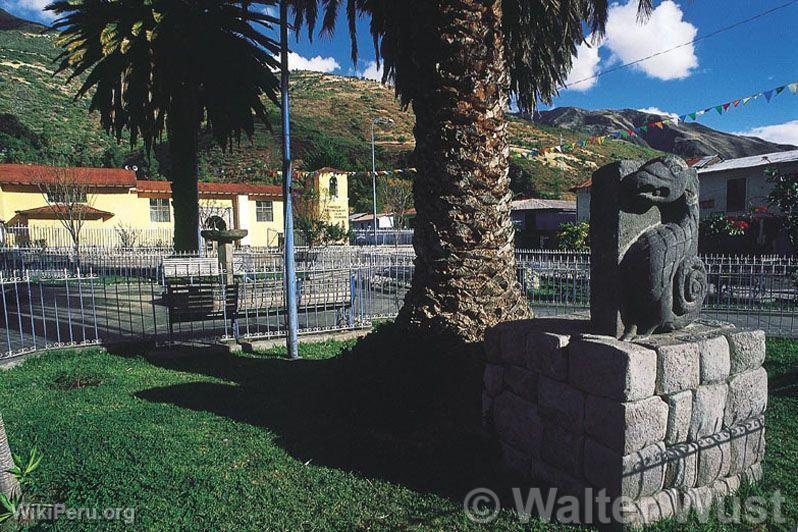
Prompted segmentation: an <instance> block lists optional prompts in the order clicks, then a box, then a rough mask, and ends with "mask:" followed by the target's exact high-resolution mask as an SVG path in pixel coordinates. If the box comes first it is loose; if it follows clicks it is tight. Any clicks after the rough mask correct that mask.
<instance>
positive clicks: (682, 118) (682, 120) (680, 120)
mask: <svg viewBox="0 0 798 532" xmlns="http://www.w3.org/2000/svg"><path fill="white" fill-rule="evenodd" d="M679 122H687V115H682V116H680V117H679Z"/></svg>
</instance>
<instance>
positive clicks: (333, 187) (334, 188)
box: [330, 176, 338, 198]
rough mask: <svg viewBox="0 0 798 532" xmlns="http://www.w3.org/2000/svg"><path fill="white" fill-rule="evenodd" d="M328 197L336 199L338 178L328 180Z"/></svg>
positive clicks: (333, 177)
mask: <svg viewBox="0 0 798 532" xmlns="http://www.w3.org/2000/svg"><path fill="white" fill-rule="evenodd" d="M330 197H331V198H337V197H338V178H337V177H335V176H332V177H331V178H330Z"/></svg>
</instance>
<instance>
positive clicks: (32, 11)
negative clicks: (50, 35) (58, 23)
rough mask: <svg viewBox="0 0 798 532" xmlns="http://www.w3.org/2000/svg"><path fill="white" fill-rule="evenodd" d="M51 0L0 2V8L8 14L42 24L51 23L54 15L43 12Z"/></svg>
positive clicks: (50, 12) (5, 0) (8, 0)
mask: <svg viewBox="0 0 798 532" xmlns="http://www.w3.org/2000/svg"><path fill="white" fill-rule="evenodd" d="M52 1H53V0H0V7H2V8H3V9H5V10H7V11H8V12H9V13H11V14H13V15H15V16H17V17H20V18H27V19H36V20H39V21H42V22H52V21H53V19H55V14H54V13H53V12H52V11H45V9H44V8H45V7H47V6H48V5H50V4H51V3H52Z"/></svg>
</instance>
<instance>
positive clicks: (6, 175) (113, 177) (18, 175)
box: [0, 164, 136, 188]
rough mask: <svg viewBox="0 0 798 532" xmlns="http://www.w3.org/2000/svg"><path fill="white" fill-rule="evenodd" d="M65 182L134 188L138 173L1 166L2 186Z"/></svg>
mask: <svg viewBox="0 0 798 532" xmlns="http://www.w3.org/2000/svg"><path fill="white" fill-rule="evenodd" d="M64 180H68V181H70V182H74V183H76V184H78V185H92V186H98V187H123V188H133V187H134V186H135V185H136V173H135V172H133V171H132V170H124V169H122V168H75V167H56V166H42V165H35V164H0V184H4V185H43V184H51V183H58V182H62V181H64Z"/></svg>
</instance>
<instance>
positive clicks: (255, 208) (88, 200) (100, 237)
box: [0, 164, 349, 247]
mask: <svg viewBox="0 0 798 532" xmlns="http://www.w3.org/2000/svg"><path fill="white" fill-rule="evenodd" d="M309 177H311V178H312V179H313V180H314V186H315V190H318V191H319V195H318V196H319V199H318V201H319V208H320V211H321V212H322V213H323V217H324V218H325V219H326V221H327V222H328V223H333V224H338V225H341V226H342V227H344V229H346V230H348V229H349V218H348V213H349V197H348V192H347V190H348V187H347V175H346V174H345V173H343V172H340V171H337V170H333V169H323V170H320V171H319V172H314V173H313V174H309ZM199 192H200V218H201V220H200V221H201V223H202V224H203V226H209V225H210V224H213V225H214V226H218V225H219V224H220V223H221V224H223V225H224V226H226V227H227V228H230V229H247V230H248V231H249V235H248V236H247V237H246V238H245V239H244V240H242V242H241V245H243V246H252V247H262V246H278V245H280V243H281V242H282V238H283V204H284V203H283V194H282V188H281V187H279V186H275V185H262V184H255V183H200V184H199ZM63 196H68V198H67V199H65V198H64V197H63ZM75 200H77V201H75ZM70 216H71V217H73V218H80V219H81V220H85V221H84V222H83V225H82V229H81V232H80V239H81V244H82V245H108V244H116V245H120V244H122V243H123V242H122V241H123V240H124V239H125V236H124V235H132V237H131V236H128V238H129V239H130V238H132V239H133V240H134V241H135V242H134V245H169V244H170V243H171V238H172V227H173V222H174V215H173V209H172V205H171V186H170V183H169V182H167V181H149V180H140V179H136V174H135V172H133V171H132V170H123V169H114V168H60V167H48V166H35V165H20V164H0V224H2V237H3V241H2V242H0V244H2V245H6V246H14V245H29V244H38V245H45V246H48V247H55V246H63V245H68V242H67V240H68V239H69V238H70V237H69V234H68V232H67V230H66V228H65V227H64V225H63V222H62V220H63V219H64V218H68V217H70Z"/></svg>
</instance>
